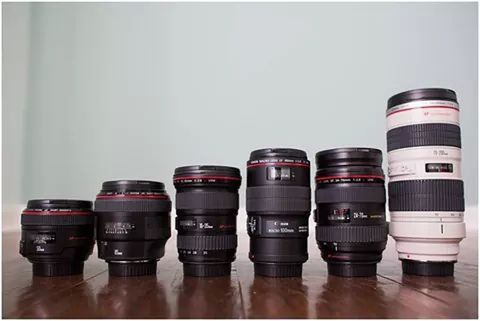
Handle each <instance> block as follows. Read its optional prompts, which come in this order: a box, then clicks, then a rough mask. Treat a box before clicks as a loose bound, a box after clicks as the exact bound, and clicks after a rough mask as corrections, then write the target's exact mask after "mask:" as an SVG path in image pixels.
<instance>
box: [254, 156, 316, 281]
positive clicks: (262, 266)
mask: <svg viewBox="0 0 480 321" xmlns="http://www.w3.org/2000/svg"><path fill="white" fill-rule="evenodd" d="M310 194H311V190H310V162H309V161H308V159H307V154H306V153H305V152H304V151H302V150H298V149H289V148H267V149H260V150H255V151H253V152H252V153H251V154H250V159H249V161H248V162H247V215H248V219H247V231H248V235H249V236H250V252H249V258H250V260H251V261H252V262H253V263H254V270H255V274H256V275H262V276H268V277H298V276H301V275H302V264H303V263H304V262H306V261H307V260H308V250H307V239H308V216H309V214H310V209H311V203H310V202H311V201H310V200H311V197H310Z"/></svg>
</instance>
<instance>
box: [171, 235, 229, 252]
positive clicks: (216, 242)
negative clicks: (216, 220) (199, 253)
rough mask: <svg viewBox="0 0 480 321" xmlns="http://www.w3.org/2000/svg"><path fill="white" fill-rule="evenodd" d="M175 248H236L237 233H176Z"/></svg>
mask: <svg viewBox="0 0 480 321" xmlns="http://www.w3.org/2000/svg"><path fill="white" fill-rule="evenodd" d="M177 248H179V249H187V250H230V249H236V248H237V235H178V236H177Z"/></svg>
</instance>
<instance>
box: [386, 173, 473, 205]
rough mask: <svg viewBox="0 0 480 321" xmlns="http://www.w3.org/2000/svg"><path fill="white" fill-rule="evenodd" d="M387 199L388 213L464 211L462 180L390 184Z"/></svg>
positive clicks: (411, 181) (415, 181)
mask: <svg viewBox="0 0 480 321" xmlns="http://www.w3.org/2000/svg"><path fill="white" fill-rule="evenodd" d="M388 197H389V198H388V204H389V209H390V211H455V212H463V211H465V199H464V196H463V181H462V180H454V179H431V180H409V181H399V182H391V183H389V184H388Z"/></svg>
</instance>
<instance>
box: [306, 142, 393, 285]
mask: <svg viewBox="0 0 480 321" xmlns="http://www.w3.org/2000/svg"><path fill="white" fill-rule="evenodd" d="M316 163H317V173H316V177H315V180H316V190H315V203H316V205H317V209H316V212H315V221H316V222H317V227H316V239H317V244H318V246H319V248H320V250H321V252H322V258H323V259H324V260H325V261H326V262H327V263H328V272H329V274H332V275H337V276H344V277H354V276H373V275H375V274H376V271H377V263H378V262H380V260H381V259H382V252H383V250H384V249H385V246H386V244H387V224H386V221H385V184H384V175H383V171H382V152H381V151H380V150H378V149H373V148H337V149H331V150H326V151H322V152H319V153H317V155H316Z"/></svg>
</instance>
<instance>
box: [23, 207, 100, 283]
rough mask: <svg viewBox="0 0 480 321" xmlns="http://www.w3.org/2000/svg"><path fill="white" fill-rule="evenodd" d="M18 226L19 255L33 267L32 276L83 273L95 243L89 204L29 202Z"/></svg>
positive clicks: (92, 218)
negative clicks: (19, 231)
mask: <svg viewBox="0 0 480 321" xmlns="http://www.w3.org/2000/svg"><path fill="white" fill-rule="evenodd" d="M21 223H22V239H21V241H20V254H21V255H23V256H24V257H26V258H27V259H28V260H29V261H30V262H31V263H32V264H33V275H37V276H60V275H72V274H81V273H83V263H84V262H85V261H86V260H87V258H88V257H89V256H90V254H92V251H93V246H94V244H95V237H94V223H95V221H94V216H93V213H92V202H90V201H78V200H56V199H45V200H30V201H28V203H27V208H26V209H24V210H23V212H22V219H21Z"/></svg>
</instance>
